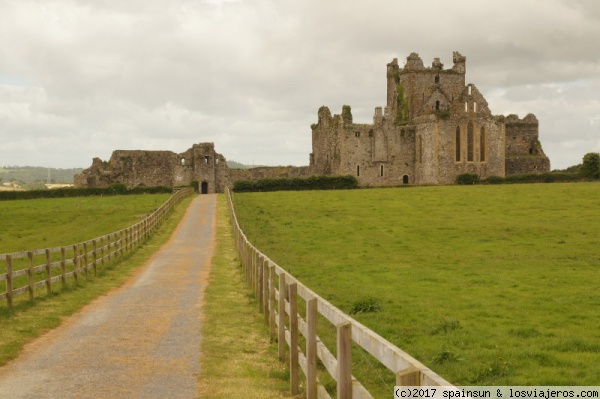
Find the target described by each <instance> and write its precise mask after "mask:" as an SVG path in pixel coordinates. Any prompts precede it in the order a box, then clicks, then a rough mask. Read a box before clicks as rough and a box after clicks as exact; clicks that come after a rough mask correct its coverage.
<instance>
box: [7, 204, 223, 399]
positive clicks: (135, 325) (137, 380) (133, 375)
mask: <svg viewBox="0 0 600 399" xmlns="http://www.w3.org/2000/svg"><path fill="white" fill-rule="evenodd" d="M215 227H216V195H215V194H211V195H201V196H198V197H197V198H195V199H194V200H193V201H192V202H191V204H190V206H189V208H188V209H187V212H186V214H185V216H184V217H183V219H182V220H181V222H180V223H179V225H178V226H177V228H176V230H175V232H174V233H173V235H172V236H171V238H170V239H169V241H168V242H167V243H166V244H165V245H163V246H162V247H161V248H160V249H159V251H158V252H156V253H155V254H154V255H153V256H152V257H151V258H150V259H149V260H148V262H147V263H146V264H145V265H144V266H143V267H142V269H141V271H140V272H138V273H136V275H135V276H134V277H132V278H131V279H130V280H129V281H128V282H127V283H126V284H125V285H124V286H122V287H121V288H119V289H117V290H114V291H112V292H110V293H109V294H108V295H106V296H102V297H100V298H98V299H96V300H95V301H94V302H92V303H91V304H90V305H88V306H86V307H84V308H83V309H82V310H81V311H80V312H78V313H77V314H75V315H73V316H71V317H69V318H67V319H65V321H64V322H63V323H62V324H61V325H60V326H59V327H58V328H56V329H54V330H52V331H50V332H48V333H47V334H45V335H44V336H42V337H40V338H39V339H37V340H36V341H34V342H32V343H31V344H29V345H27V346H26V347H25V349H24V351H23V352H22V354H21V355H20V356H19V357H18V358H17V359H15V360H14V361H12V362H9V363H8V364H7V365H6V366H4V367H2V368H0V398H11V399H20V398H78V399H84V398H90V399H92V398H93V399H99V398H102V399H105V398H132V399H133V398H140V399H141V398H144V399H153V398H157V399H158V398H161V399H162V398H195V397H196V396H197V395H198V392H197V378H198V374H199V372H200V367H199V358H200V341H201V335H200V329H201V323H202V318H201V305H202V295H203V291H204V287H205V285H206V282H207V278H208V272H209V268H210V261H211V258H212V256H213V252H214V247H215V245H214V244H215V243H214V241H215Z"/></svg>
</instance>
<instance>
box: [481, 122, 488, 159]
mask: <svg viewBox="0 0 600 399" xmlns="http://www.w3.org/2000/svg"><path fill="white" fill-rule="evenodd" d="M486 141H487V137H486V135H485V128H484V127H482V128H481V133H480V136H479V159H480V161H481V162H485V150H486V148H487V142H486Z"/></svg>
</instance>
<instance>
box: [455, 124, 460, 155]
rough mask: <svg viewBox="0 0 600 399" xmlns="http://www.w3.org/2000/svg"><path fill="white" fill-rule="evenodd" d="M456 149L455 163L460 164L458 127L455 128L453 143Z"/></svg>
mask: <svg viewBox="0 0 600 399" xmlns="http://www.w3.org/2000/svg"><path fill="white" fill-rule="evenodd" d="M454 143H455V144H454V145H455V148H456V158H455V159H456V162H460V126H456V140H455V141H454Z"/></svg>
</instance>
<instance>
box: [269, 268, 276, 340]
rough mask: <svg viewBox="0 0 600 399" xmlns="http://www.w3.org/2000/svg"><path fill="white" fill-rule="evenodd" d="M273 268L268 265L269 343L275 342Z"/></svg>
mask: <svg viewBox="0 0 600 399" xmlns="http://www.w3.org/2000/svg"><path fill="white" fill-rule="evenodd" d="M275 328H276V324H275V266H274V265H269V336H270V339H271V342H274V341H275V337H277V332H276V331H275Z"/></svg>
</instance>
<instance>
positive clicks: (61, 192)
mask: <svg viewBox="0 0 600 399" xmlns="http://www.w3.org/2000/svg"><path fill="white" fill-rule="evenodd" d="M172 192H173V188H172V187H166V186H156V187H127V186H126V185H125V184H122V183H116V184H113V185H112V186H110V187H77V188H75V187H67V188H57V189H53V190H29V191H0V200H4V201H7V200H21V199H37V198H70V197H92V196H103V195H131V194H163V193H172Z"/></svg>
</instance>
